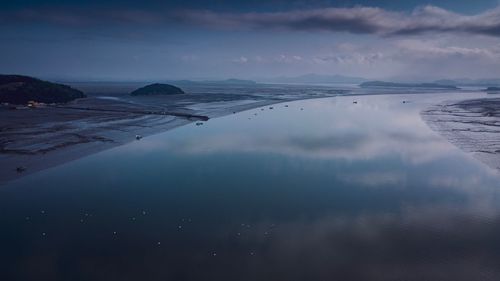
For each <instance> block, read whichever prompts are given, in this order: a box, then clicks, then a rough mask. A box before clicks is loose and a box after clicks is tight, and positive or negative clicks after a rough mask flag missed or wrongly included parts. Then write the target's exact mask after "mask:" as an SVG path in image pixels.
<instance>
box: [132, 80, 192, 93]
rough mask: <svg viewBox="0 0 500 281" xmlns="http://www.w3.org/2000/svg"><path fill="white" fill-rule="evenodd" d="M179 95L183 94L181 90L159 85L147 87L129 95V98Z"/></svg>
mask: <svg viewBox="0 0 500 281" xmlns="http://www.w3.org/2000/svg"><path fill="white" fill-rule="evenodd" d="M180 94H184V91H183V90H182V89H181V88H178V87H176V86H172V85H169V84H160V83H156V84H151V85H147V86H144V87H142V88H139V89H137V90H135V91H133V92H132V93H130V95H131V96H154V95H180Z"/></svg>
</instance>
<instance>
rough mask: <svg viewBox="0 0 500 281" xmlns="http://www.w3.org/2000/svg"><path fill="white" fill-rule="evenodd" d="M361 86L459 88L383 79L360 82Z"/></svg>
mask: <svg viewBox="0 0 500 281" xmlns="http://www.w3.org/2000/svg"><path fill="white" fill-rule="evenodd" d="M359 86H360V87H361V88H419V89H444V90H457V89H458V87H456V86H453V85H443V84H436V83H394V82H383V81H369V82H364V83H361V84H359Z"/></svg>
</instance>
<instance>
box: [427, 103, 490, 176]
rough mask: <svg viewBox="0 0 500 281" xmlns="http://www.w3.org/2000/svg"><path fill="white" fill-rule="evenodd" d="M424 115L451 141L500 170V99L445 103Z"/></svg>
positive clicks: (431, 124)
mask: <svg viewBox="0 0 500 281" xmlns="http://www.w3.org/2000/svg"><path fill="white" fill-rule="evenodd" d="M421 115H422V117H423V119H424V120H425V121H426V122H427V124H428V125H429V126H430V127H431V128H432V129H433V130H435V131H437V132H439V133H440V134H441V135H443V136H444V137H445V138H446V139H448V141H450V142H451V143H453V144H454V145H456V146H457V147H459V148H460V149H462V150H464V151H466V152H470V153H472V154H473V155H474V156H475V157H476V158H477V159H479V160H480V161H482V162H484V163H485V164H487V165H488V166H490V167H491V168H494V169H497V170H500V98H481V99H471V100H464V101H458V102H456V101H450V102H444V103H441V104H438V105H435V106H432V107H430V108H428V109H426V110H424V111H422V113H421Z"/></svg>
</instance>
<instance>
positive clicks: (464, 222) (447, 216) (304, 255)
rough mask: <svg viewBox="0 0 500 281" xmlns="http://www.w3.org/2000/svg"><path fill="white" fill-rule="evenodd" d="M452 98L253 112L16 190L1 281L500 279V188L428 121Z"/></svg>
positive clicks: (1, 242)
mask: <svg viewBox="0 0 500 281" xmlns="http://www.w3.org/2000/svg"><path fill="white" fill-rule="evenodd" d="M476 96H477V95H476ZM458 97H460V96H458V95H456V96H453V98H458ZM463 97H466V95H463ZM448 98H450V97H444V96H437V95H425V96H416V95H413V96H411V95H409V96H365V97H354V98H353V97H336V98H331V99H320V100H308V101H299V102H292V103H287V105H288V107H285V104H280V105H274V106H273V107H274V109H273V110H270V109H269V107H265V108H264V110H263V111H262V110H261V109H260V108H258V109H254V110H249V111H246V112H242V113H239V114H235V115H230V116H226V117H222V118H218V119H213V120H210V121H208V122H206V123H205V124H204V125H203V126H195V125H194V124H192V125H188V126H185V127H182V128H178V129H175V130H172V131H169V132H166V133H163V134H159V135H156V136H152V137H148V138H144V139H142V140H141V141H137V142H134V143H131V144H130V145H126V146H122V147H118V148H115V149H112V150H108V151H105V152H103V153H99V154H96V155H92V156H89V157H86V158H83V159H80V160H78V161H75V162H71V163H69V164H66V165H63V166H60V167H56V168H54V169H50V170H46V171H43V172H40V173H37V174H34V175H31V176H27V177H25V178H23V179H21V180H18V181H15V182H11V183H10V184H8V185H6V186H2V187H1V188H0V225H1V229H0V230H1V231H0V274H1V275H0V280H6V281H7V280H273V281H275V280H499V278H500V216H499V215H500V204H499V203H500V193H499V192H498V191H499V187H500V182H499V179H500V177H499V175H498V173H497V172H496V171H494V170H491V169H489V168H488V167H487V166H485V165H483V164H482V163H480V162H478V161H476V160H475V159H474V158H472V157H471V156H470V155H468V154H465V153H463V152H461V151H460V150H458V149H457V148H455V147H454V146H452V145H451V144H449V143H448V142H447V141H446V140H444V139H443V138H441V137H440V136H439V135H438V134H436V133H435V132H433V131H431V130H430V129H429V128H428V127H427V126H426V125H425V123H424V122H423V121H421V119H420V117H419V114H418V113H419V110H420V109H421V108H423V107H425V106H426V105H428V104H432V103H434V102H436V101H439V100H443V99H448ZM353 100H356V101H357V102H358V103H357V104H353ZM403 100H406V101H410V102H409V103H405V104H403V103H402V101H403ZM301 108H303V110H301ZM255 114H257V115H255Z"/></svg>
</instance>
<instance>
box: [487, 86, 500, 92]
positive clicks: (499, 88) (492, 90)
mask: <svg viewBox="0 0 500 281" xmlns="http://www.w3.org/2000/svg"><path fill="white" fill-rule="evenodd" d="M486 92H500V87H488V88H487V89H486Z"/></svg>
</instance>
